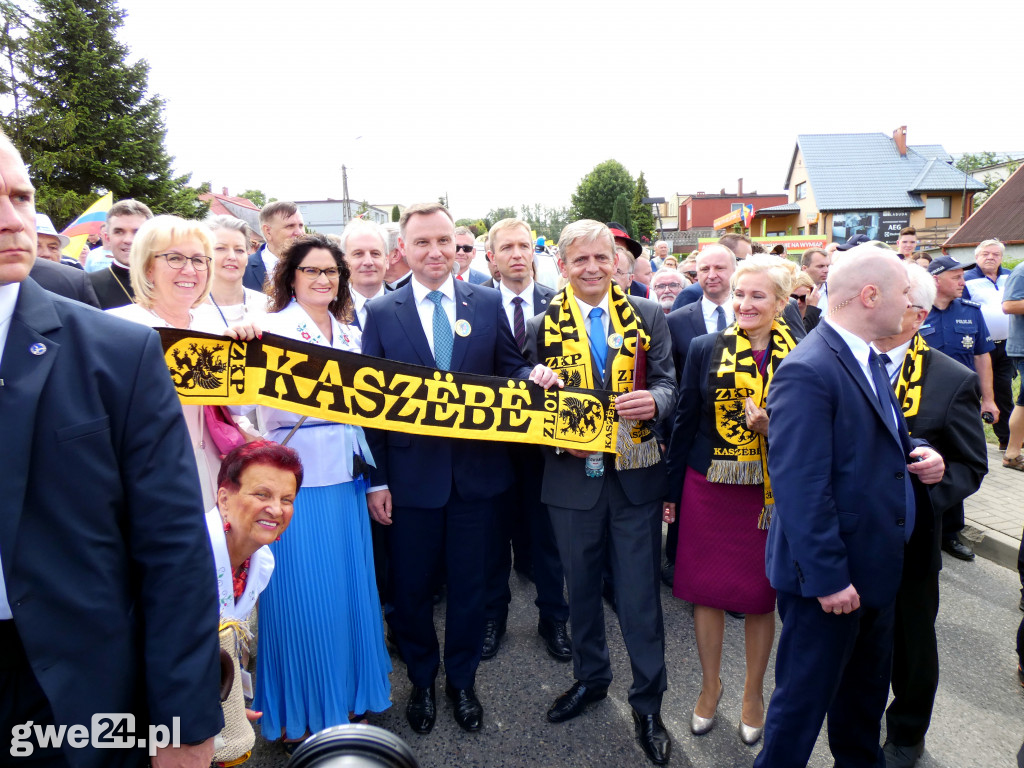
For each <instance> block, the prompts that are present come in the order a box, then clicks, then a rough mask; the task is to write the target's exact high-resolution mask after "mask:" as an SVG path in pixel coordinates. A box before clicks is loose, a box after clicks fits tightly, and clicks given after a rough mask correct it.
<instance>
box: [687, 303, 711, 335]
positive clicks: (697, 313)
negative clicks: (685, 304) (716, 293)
mask: <svg viewBox="0 0 1024 768" xmlns="http://www.w3.org/2000/svg"><path fill="white" fill-rule="evenodd" d="M691 306H693V307H695V309H694V310H692V311H691V312H690V323H691V324H692V325H693V331H694V333H695V334H696V335H697V336H703V335H704V334H706V333H707V332H708V325H707V323H705V322H704V312H703V311H702V307H701V303H700V299H698V300H697V301H695V302H693V304H691Z"/></svg>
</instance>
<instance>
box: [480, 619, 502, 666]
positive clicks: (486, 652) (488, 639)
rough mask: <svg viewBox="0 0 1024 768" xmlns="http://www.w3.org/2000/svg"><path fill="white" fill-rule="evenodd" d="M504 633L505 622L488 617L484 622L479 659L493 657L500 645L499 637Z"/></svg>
mask: <svg viewBox="0 0 1024 768" xmlns="http://www.w3.org/2000/svg"><path fill="white" fill-rule="evenodd" d="M504 634H505V622H503V621H498V620H497V619H488V620H487V621H486V623H485V624H484V645H483V648H482V649H481V652H480V658H481V659H493V658H494V657H495V655H496V654H497V653H498V648H499V647H500V646H501V638H502V636H503V635H504Z"/></svg>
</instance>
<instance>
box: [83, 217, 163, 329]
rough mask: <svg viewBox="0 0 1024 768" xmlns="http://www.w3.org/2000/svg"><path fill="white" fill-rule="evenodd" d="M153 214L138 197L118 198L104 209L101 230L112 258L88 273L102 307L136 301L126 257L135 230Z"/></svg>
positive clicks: (123, 304)
mask: <svg viewBox="0 0 1024 768" xmlns="http://www.w3.org/2000/svg"><path fill="white" fill-rule="evenodd" d="M152 218H153V212H152V211H151V210H149V206H147V205H146V204H145V203H141V202H139V201H138V200H118V201H117V202H116V203H114V204H113V205H112V206H110V210H109V211H107V220H106V223H105V224H104V225H103V229H102V230H101V231H102V233H103V241H104V242H105V243H107V245H108V247H109V248H110V255H111V256H112V257H113V259H112V260H111V262H110V263H109V264H108V265H107V266H106V268H105V269H101V270H98V271H96V272H90V273H89V280H90V281H91V282H92V287H93V290H95V291H96V298H97V299H98V300H99V303H100V308H101V309H113V308H114V307H124V306H126V305H128V304H132V303H133V302H134V301H135V289H134V288H132V281H131V276H130V274H131V273H130V271H129V269H128V257H129V256H130V255H131V252H132V242H133V241H134V240H135V233H136V232H138V231H139V227H141V226H142V225H143V224H145V223H146V222H147V221H148V220H149V219H152Z"/></svg>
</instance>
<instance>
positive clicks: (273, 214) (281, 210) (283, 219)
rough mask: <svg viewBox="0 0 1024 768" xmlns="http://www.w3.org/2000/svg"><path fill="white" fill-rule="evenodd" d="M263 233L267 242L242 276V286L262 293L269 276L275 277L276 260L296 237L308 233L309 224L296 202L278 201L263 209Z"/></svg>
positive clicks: (268, 204) (250, 260)
mask: <svg viewBox="0 0 1024 768" xmlns="http://www.w3.org/2000/svg"><path fill="white" fill-rule="evenodd" d="M260 231H261V232H262V233H263V239H264V240H265V241H266V242H265V243H264V244H263V245H261V246H260V247H259V248H258V249H257V250H256V253H253V254H250V255H249V262H248V263H247V264H246V265H245V274H244V275H242V285H244V286H245V287H246V288H252V289H253V290H254V291H262V290H263V284H264V283H265V282H266V280H267V276H268V275H271V274H273V272H274V267H275V266H277V260H278V259H279V258H280V257H281V254H282V253H284V250H285V248H287V247H288V246H289V244H290V243H291V242H292V240H294V239H295V238H297V237H299V236H300V235H303V234H305V232H306V225H305V223H304V222H303V220H302V213H301V212H300V211H299V207H298V206H297V205H296V204H295V203H290V202H288V201H286V200H277V201H275V202H273V203H267V204H266V205H265V206H263V208H262V209H261V210H260Z"/></svg>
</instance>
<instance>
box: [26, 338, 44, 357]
mask: <svg viewBox="0 0 1024 768" xmlns="http://www.w3.org/2000/svg"><path fill="white" fill-rule="evenodd" d="M28 351H29V352H31V353H32V354H33V355H41V354H43V353H45V352H46V345H45V344H43V343H42V342H38V341H37V342H36V343H35V344H33V345H32V346H31V347H29V348H28Z"/></svg>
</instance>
